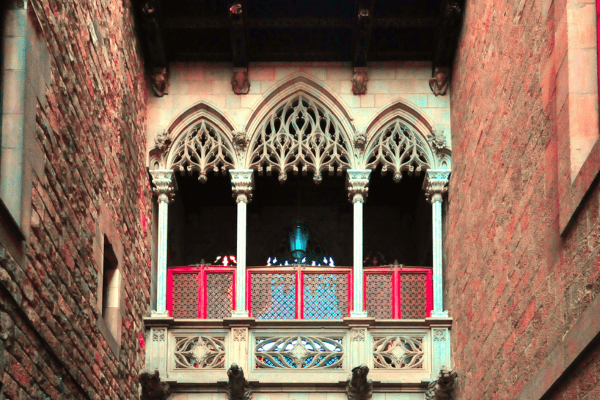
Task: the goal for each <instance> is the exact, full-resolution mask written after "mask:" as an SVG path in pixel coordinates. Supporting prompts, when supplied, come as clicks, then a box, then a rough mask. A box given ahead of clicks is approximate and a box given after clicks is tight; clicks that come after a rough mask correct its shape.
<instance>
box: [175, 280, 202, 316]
mask: <svg viewBox="0 0 600 400" xmlns="http://www.w3.org/2000/svg"><path fill="white" fill-rule="evenodd" d="M197 278H198V273H197V272H196V273H191V274H173V318H198V279H197Z"/></svg>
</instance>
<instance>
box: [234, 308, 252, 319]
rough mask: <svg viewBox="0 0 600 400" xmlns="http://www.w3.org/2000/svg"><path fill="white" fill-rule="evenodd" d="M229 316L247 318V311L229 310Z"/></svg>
mask: <svg viewBox="0 0 600 400" xmlns="http://www.w3.org/2000/svg"><path fill="white" fill-rule="evenodd" d="M231 317H232V318H248V311H246V310H244V311H235V310H234V311H232V312H231Z"/></svg>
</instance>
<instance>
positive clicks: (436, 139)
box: [427, 125, 448, 154]
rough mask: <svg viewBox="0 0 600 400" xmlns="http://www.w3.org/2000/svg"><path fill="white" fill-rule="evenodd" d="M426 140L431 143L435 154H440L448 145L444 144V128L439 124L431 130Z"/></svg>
mask: <svg viewBox="0 0 600 400" xmlns="http://www.w3.org/2000/svg"><path fill="white" fill-rule="evenodd" d="M427 141H428V142H429V144H430V145H431V148H432V149H433V151H435V152H436V153H437V154H441V153H442V152H443V151H444V149H446V148H447V147H448V146H447V145H446V134H445V133H444V128H443V127H442V126H440V125H436V126H434V127H433V129H432V130H431V134H429V136H427Z"/></svg>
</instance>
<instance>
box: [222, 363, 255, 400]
mask: <svg viewBox="0 0 600 400" xmlns="http://www.w3.org/2000/svg"><path fill="white" fill-rule="evenodd" d="M227 377H228V379H229V383H228V385H227V400H250V399H251V398H252V389H251V388H250V384H249V383H248V381H247V380H246V379H245V378H244V370H242V368H241V367H239V366H238V365H237V364H235V363H234V364H232V365H231V367H230V368H229V370H228V371H227Z"/></svg>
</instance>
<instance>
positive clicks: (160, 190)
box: [150, 169, 177, 203]
mask: <svg viewBox="0 0 600 400" xmlns="http://www.w3.org/2000/svg"><path fill="white" fill-rule="evenodd" d="M150 175H152V183H153V184H154V186H155V187H154V188H153V189H152V190H153V191H154V194H156V195H157V196H158V202H159V203H160V202H165V203H171V202H173V199H174V198H175V191H176V190H177V181H176V180H175V174H174V173H173V171H171V170H162V169H155V170H150Z"/></svg>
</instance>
